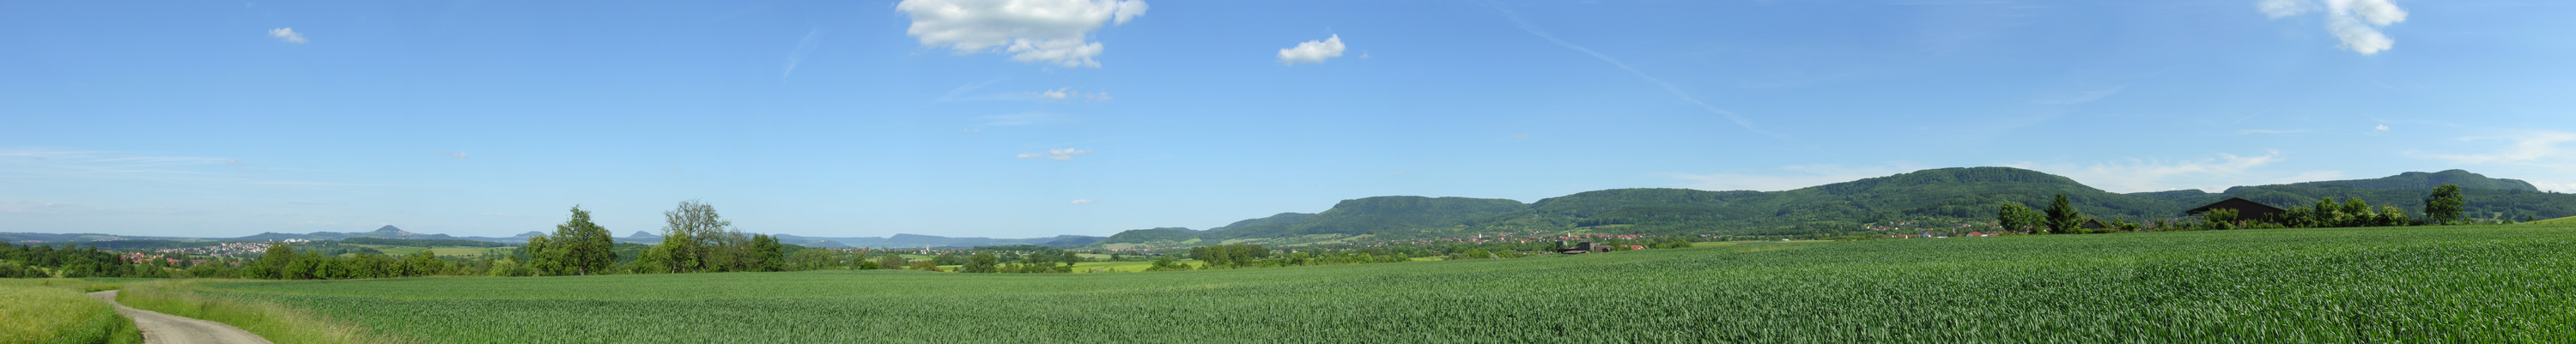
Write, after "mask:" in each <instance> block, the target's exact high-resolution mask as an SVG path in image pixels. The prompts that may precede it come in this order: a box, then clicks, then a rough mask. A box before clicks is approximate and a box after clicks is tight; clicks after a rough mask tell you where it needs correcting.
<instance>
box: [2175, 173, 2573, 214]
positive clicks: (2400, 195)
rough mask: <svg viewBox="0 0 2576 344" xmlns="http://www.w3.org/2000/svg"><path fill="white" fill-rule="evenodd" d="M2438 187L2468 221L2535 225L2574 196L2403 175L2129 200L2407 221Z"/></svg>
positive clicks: (2520, 185)
mask: <svg viewBox="0 0 2576 344" xmlns="http://www.w3.org/2000/svg"><path fill="white" fill-rule="evenodd" d="M2444 183H2449V184H2454V185H2459V186H2460V193H2461V195H2463V196H2465V197H2466V198H2467V199H2468V205H2467V213H2468V216H2469V217H2471V218H2481V219H2512V220H2535V219H2550V218H2558V217H2565V216H2571V215H2576V194H2564V193H2554V192H2544V191H2540V188H2538V187H2534V186H2533V185H2532V184H2531V183H2530V182H2525V181H2521V180H2514V179H2502V178H2489V177H2487V176H2485V175H2480V174H2476V173H2470V172H2469V171H2462V170H2448V171H2441V172H2434V173H2424V172H2406V173H2400V174H2398V175H2395V176H2388V177H2385V178H2374V179H2354V180H2332V181H2321V182H2306V183H2292V184H2277V185H2259V186H2239V187H2232V188H2227V191H2226V192H2221V193H2207V192H2201V191H2199V190H2181V191H2165V192H2153V193H2135V194H2130V195H2135V196H2141V197H2149V198H2156V199H2161V200H2166V201H2169V202H2173V203H2177V204H2191V205H2198V204H2208V203H2210V202H2216V201H2218V200H2223V199H2227V198H2229V197H2241V198H2244V199H2246V200H2250V201H2255V202H2260V203H2263V204H2270V205H2273V206H2280V207H2295V206H2313V205H2314V204H2316V202H2317V201H2318V200H2320V199H2324V198H2327V197H2332V198H2334V199H2336V200H2338V201H2340V200H2349V199H2353V198H2355V197H2359V198H2361V199H2362V201H2364V202H2369V203H2370V204H2371V205H2373V206H2397V207H2398V208H2400V209H2405V210H2406V211H2407V212H2408V214H2409V216H2421V215H2423V214H2422V211H2423V210H2424V195H2425V193H2426V192H2428V191H2429V190H2432V189H2433V188H2434V187H2436V186H2441V185H2442V184H2444Z"/></svg>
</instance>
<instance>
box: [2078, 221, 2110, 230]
mask: <svg viewBox="0 0 2576 344" xmlns="http://www.w3.org/2000/svg"><path fill="white" fill-rule="evenodd" d="M2075 226H2076V227H2081V228H2084V229H2104V228H2111V224H2107V223H2102V220H2100V219H2084V223H2079V224H2076V225H2075Z"/></svg>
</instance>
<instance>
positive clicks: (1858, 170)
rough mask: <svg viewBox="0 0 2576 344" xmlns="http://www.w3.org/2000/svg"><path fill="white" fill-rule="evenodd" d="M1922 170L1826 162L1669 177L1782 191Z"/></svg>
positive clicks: (1694, 184) (1702, 185) (1699, 184)
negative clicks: (1753, 171) (1767, 170)
mask: <svg viewBox="0 0 2576 344" xmlns="http://www.w3.org/2000/svg"><path fill="white" fill-rule="evenodd" d="M1922 169H1923V167H1922V166H1921V165H1915V164H1909V163H1891V164H1888V165H1885V166H1867V167H1843V166H1842V165H1830V164H1825V165H1789V166H1781V167H1780V171H1782V172H1784V173H1772V174H1739V173H1710V174H1682V173H1676V174H1670V175H1669V176H1670V177H1673V178H1677V179H1681V180H1683V181H1684V182H1683V183H1681V184H1680V185H1679V186H1681V187H1686V188H1692V189H1700V190H1712V191H1728V190H1753V191H1780V190H1792V189H1798V188H1804V187H1809V186H1817V185H1825V184H1833V183H1841V182H1848V181H1853V180H1860V179H1862V178H1871V177H1885V176H1888V175H1893V174H1898V173H1905V172H1913V171H1917V170H1922Z"/></svg>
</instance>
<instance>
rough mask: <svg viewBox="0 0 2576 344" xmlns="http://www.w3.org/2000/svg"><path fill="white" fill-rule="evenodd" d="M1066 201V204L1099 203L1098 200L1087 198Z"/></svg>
mask: <svg viewBox="0 0 2576 344" xmlns="http://www.w3.org/2000/svg"><path fill="white" fill-rule="evenodd" d="M1067 203H1068V204H1092V203H1100V201H1094V200H1087V199H1077V200H1073V202H1067Z"/></svg>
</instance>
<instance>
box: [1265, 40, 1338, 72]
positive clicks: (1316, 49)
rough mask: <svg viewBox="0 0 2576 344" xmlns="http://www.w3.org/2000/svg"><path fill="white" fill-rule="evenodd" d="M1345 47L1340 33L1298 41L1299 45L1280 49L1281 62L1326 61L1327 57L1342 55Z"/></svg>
mask: <svg viewBox="0 0 2576 344" xmlns="http://www.w3.org/2000/svg"><path fill="white" fill-rule="evenodd" d="M1310 37H1311V36H1310ZM1344 49H1345V47H1344V46H1343V45H1342V35H1338V34H1337V35H1333V37H1331V38H1325V39H1324V40H1321V41H1306V42H1305V43H1297V46H1294V47H1288V48H1287V49H1279V64H1283V65H1291V66H1294V65H1297V64H1299V63H1324V60H1325V59H1330V58H1335V57H1342V50H1344Z"/></svg>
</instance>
